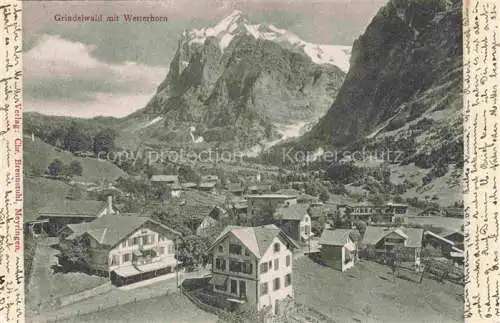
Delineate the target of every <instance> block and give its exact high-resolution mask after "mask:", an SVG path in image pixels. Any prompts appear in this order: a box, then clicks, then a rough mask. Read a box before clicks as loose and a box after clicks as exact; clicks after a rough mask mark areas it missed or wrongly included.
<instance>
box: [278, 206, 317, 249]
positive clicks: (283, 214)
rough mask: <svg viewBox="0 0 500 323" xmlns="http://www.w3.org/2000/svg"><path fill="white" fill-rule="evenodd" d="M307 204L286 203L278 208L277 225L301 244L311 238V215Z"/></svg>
mask: <svg viewBox="0 0 500 323" xmlns="http://www.w3.org/2000/svg"><path fill="white" fill-rule="evenodd" d="M308 209H309V205H307V204H285V205H283V206H282V207H280V208H278V209H277V210H276V213H275V214H274V218H275V219H276V225H277V226H278V227H279V228H280V229H281V230H283V232H285V233H286V234H287V235H288V236H289V237H290V238H292V239H294V240H295V241H296V242H299V243H301V244H304V243H307V242H308V241H309V239H310V238H311V217H310V216H309V213H308Z"/></svg>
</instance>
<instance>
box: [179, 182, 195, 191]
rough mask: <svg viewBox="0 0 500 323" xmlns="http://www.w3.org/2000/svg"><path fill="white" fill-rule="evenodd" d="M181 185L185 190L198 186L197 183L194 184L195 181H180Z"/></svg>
mask: <svg viewBox="0 0 500 323" xmlns="http://www.w3.org/2000/svg"><path fill="white" fill-rule="evenodd" d="M181 187H182V188H183V189H185V190H187V189H194V188H196V187H198V184H196V183H192V182H188V183H182V184H181Z"/></svg>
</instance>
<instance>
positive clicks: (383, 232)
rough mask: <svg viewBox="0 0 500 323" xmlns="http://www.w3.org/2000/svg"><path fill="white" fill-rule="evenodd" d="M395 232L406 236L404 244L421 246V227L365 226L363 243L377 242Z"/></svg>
mask: <svg viewBox="0 0 500 323" xmlns="http://www.w3.org/2000/svg"><path fill="white" fill-rule="evenodd" d="M393 232H394V233H396V234H399V235H401V236H403V237H404V236H406V237H407V238H406V246H407V247H412V248H417V247H421V246H422V236H423V234H424V229H421V228H406V227H400V228H387V227H382V226H381V227H376V226H367V227H366V231H365V235H364V236H363V243H365V244H368V245H375V244H377V243H378V242H379V241H380V240H382V238H384V237H385V236H387V235H388V234H391V233H393Z"/></svg>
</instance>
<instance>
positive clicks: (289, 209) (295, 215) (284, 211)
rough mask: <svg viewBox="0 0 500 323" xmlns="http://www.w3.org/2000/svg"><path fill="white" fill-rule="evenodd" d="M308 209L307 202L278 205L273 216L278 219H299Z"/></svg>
mask: <svg viewBox="0 0 500 323" xmlns="http://www.w3.org/2000/svg"><path fill="white" fill-rule="evenodd" d="M308 209H309V205H308V204H291V205H288V206H287V205H285V206H282V207H280V208H279V209H278V210H276V216H275V218H276V219H278V220H295V221H301V220H302V219H303V218H304V215H306V214H307V210H308Z"/></svg>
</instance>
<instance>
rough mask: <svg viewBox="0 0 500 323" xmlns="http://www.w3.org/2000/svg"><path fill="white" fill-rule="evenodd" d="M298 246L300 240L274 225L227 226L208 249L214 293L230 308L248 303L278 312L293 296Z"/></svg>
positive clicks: (260, 308) (257, 307)
mask: <svg viewBox="0 0 500 323" xmlns="http://www.w3.org/2000/svg"><path fill="white" fill-rule="evenodd" d="M295 248H298V246H297V244H296V243H295V242H294V241H293V240H292V239H291V238H290V237H288V236H287V235H286V234H285V233H284V232H283V231H282V230H280V229H279V228H278V227H277V226H275V225H266V226H261V227H239V226H228V227H226V228H225V229H224V230H223V232H222V233H221V234H220V235H219V236H218V238H217V239H216V240H215V242H214V243H213V245H212V246H211V247H210V249H209V251H211V253H212V257H213V261H212V284H213V288H214V289H213V290H214V292H215V294H216V295H219V296H221V297H222V298H223V299H224V301H225V303H226V304H229V305H228V307H229V308H233V309H234V308H236V307H237V306H238V304H242V303H248V304H250V305H251V306H252V307H254V308H255V309H257V310H266V311H272V312H273V313H279V312H280V304H282V303H283V302H285V301H286V300H290V299H293V285H292V265H293V263H292V262H293V255H292V251H293V249H295ZM231 304H232V305H231Z"/></svg>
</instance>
